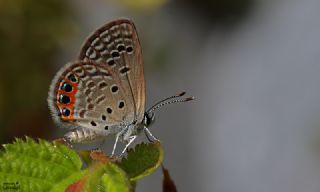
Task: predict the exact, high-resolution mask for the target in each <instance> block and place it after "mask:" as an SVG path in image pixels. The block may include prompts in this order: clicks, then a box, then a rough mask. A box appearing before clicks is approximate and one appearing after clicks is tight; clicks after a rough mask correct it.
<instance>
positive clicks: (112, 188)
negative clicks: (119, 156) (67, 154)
mask: <svg viewBox="0 0 320 192" xmlns="http://www.w3.org/2000/svg"><path fill="white" fill-rule="evenodd" d="M130 188H131V185H130V182H129V180H128V177H127V175H126V173H125V172H124V171H123V170H122V169H121V168H119V167H118V166H117V165H116V164H114V163H112V162H110V161H109V162H107V163H102V162H94V163H93V164H91V165H90V167H89V168H88V172H87V174H86V175H84V176H83V177H82V178H81V179H79V180H78V181H77V182H75V183H74V184H72V185H70V186H69V187H68V189H67V190H66V192H79V191H81V192H91V191H99V192H129V191H130Z"/></svg>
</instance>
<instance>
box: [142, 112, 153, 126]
mask: <svg viewBox="0 0 320 192" xmlns="http://www.w3.org/2000/svg"><path fill="white" fill-rule="evenodd" d="M154 121H155V115H154V112H145V113H144V117H143V125H144V126H145V127H149V126H150V125H152V124H153V123H154Z"/></svg>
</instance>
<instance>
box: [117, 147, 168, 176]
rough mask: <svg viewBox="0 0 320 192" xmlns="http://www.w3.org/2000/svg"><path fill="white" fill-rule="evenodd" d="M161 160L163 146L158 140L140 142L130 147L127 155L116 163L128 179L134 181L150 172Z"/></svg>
mask: <svg viewBox="0 0 320 192" xmlns="http://www.w3.org/2000/svg"><path fill="white" fill-rule="evenodd" d="M162 161H163V148H162V145H161V143H160V142H154V143H148V144H145V143H142V144H138V145H136V147H135V148H134V149H130V150H129V152H128V155H127V157H126V158H123V159H122V160H121V162H118V165H119V166H120V167H121V168H122V169H123V170H124V171H125V172H126V173H127V174H128V176H129V178H130V181H136V180H138V179H141V178H143V177H145V176H147V175H149V174H150V173H152V172H153V171H154V170H155V169H157V168H158V167H159V166H160V164H161V162H162Z"/></svg>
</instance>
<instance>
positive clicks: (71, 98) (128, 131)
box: [48, 19, 187, 153]
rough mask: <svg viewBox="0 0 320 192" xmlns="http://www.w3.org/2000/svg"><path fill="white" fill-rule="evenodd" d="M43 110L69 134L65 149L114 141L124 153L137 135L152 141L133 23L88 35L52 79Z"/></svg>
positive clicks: (109, 26) (122, 21) (116, 23)
mask: <svg viewBox="0 0 320 192" xmlns="http://www.w3.org/2000/svg"><path fill="white" fill-rule="evenodd" d="M183 95H184V94H183ZM180 96H181V95H179V97H180ZM174 97H178V96H174ZM174 97H170V98H174ZM185 100H187V99H185ZM176 101H183V100H176ZM48 104H49V109H50V111H51V114H52V116H53V119H54V121H55V122H56V123H57V124H58V125H60V126H61V127H64V128H67V129H69V130H70V132H68V133H67V134H66V135H65V139H66V140H67V141H69V142H71V143H83V142H88V141H93V140H97V139H99V138H106V137H108V136H114V135H115V136H116V142H115V145H114V150H115V147H116V144H117V142H118V141H124V142H126V143H127V146H126V148H127V147H128V146H129V145H130V143H132V142H133V141H134V139H135V138H136V136H137V135H138V134H139V133H141V132H142V131H143V130H144V131H145V132H146V134H147V133H148V134H149V135H150V136H151V137H152V138H153V139H155V138H154V137H153V136H152V134H151V133H150V131H149V130H148V128H147V127H148V126H149V125H150V124H151V123H152V122H153V120H154V113H153V109H152V110H150V111H147V112H145V80H144V69H143V59H142V51H141V45H140V42H139V39H138V35H137V31H136V29H135V26H134V24H133V22H132V21H130V20H128V19H119V20H115V21H112V22H110V23H107V24H106V25H103V26H102V27H100V28H98V29H97V30H95V31H94V32H93V33H92V34H91V35H89V37H88V38H87V40H86V41H85V43H84V44H83V46H82V48H81V50H80V54H79V56H78V59H77V60H76V61H74V62H71V63H68V64H66V65H65V66H64V67H62V68H61V69H60V70H59V71H58V73H57V74H56V76H55V77H54V79H53V81H52V83H51V86H50V89H49V97H48ZM158 105H160V104H158ZM155 108H157V106H156V107H155ZM114 150H113V153H114Z"/></svg>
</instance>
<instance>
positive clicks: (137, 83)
mask: <svg viewBox="0 0 320 192" xmlns="http://www.w3.org/2000/svg"><path fill="white" fill-rule="evenodd" d="M79 59H80V60H83V61H94V62H96V63H99V64H102V65H106V66H107V68H108V69H109V70H110V73H112V74H114V76H115V77H116V78H115V79H117V80H115V84H116V85H117V86H118V87H119V92H122V94H123V95H124V98H125V99H126V101H125V102H124V103H122V102H121V101H120V99H119V97H115V98H114V99H115V100H118V101H113V102H114V103H116V104H117V105H118V108H119V107H121V108H123V110H122V111H123V113H122V115H115V116H116V117H119V116H120V117H122V118H123V119H122V120H120V121H124V122H126V123H132V122H133V121H135V120H136V121H138V122H141V121H142V119H143V115H144V107H145V81H144V74H143V73H144V72H143V59H142V51H141V46H140V42H139V39H138V35H137V32H136V29H135V26H134V24H133V23H132V22H131V21H130V20H127V19H119V20H116V21H113V22H110V23H108V24H106V25H104V26H102V27H100V28H98V29H97V30H96V31H95V32H94V33H92V34H91V35H90V36H89V37H88V39H87V40H86V41H85V43H84V45H83V46H82V48H81V51H80V55H79ZM115 119H117V118H115Z"/></svg>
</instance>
